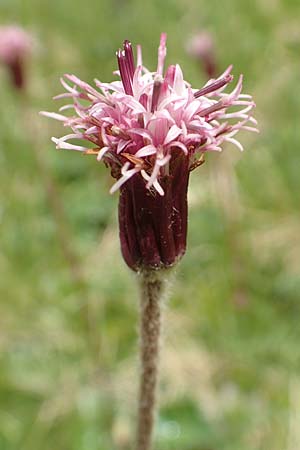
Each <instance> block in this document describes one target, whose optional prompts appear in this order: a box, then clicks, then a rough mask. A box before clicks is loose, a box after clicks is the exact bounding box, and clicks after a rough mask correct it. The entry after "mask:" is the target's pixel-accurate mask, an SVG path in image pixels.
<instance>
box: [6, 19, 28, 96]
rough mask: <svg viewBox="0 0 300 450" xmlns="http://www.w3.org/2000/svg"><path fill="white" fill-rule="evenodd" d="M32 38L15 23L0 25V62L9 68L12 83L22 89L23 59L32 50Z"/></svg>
mask: <svg viewBox="0 0 300 450" xmlns="http://www.w3.org/2000/svg"><path fill="white" fill-rule="evenodd" d="M32 46H33V39H32V37H31V36H30V34H29V33H28V32H26V31H25V30H24V29H23V28H21V27H19V26H17V25H7V26H2V27H0V63H2V64H5V65H6V66H7V68H8V69H9V72H10V76H11V80H12V82H13V85H14V86H15V87H16V88H18V89H22V88H24V85H25V73H24V72H25V70H24V65H25V61H26V59H27V58H28V56H29V55H30V53H31V52H32Z"/></svg>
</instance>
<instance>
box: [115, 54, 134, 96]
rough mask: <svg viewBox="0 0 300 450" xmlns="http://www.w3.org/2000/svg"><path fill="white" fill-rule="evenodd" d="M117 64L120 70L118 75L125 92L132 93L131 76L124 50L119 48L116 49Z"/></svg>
mask: <svg viewBox="0 0 300 450" xmlns="http://www.w3.org/2000/svg"><path fill="white" fill-rule="evenodd" d="M117 59H118V66H119V70H120V77H121V80H122V83H123V87H124V91H125V94H127V95H133V91H132V78H131V76H130V71H129V67H128V64H127V59H126V56H125V51H124V50H123V51H121V50H120V49H119V50H118V51H117Z"/></svg>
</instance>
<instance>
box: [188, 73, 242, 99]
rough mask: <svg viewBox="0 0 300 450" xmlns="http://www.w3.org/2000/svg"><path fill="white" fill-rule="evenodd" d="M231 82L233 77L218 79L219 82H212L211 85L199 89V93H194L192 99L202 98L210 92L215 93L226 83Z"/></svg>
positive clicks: (227, 76)
mask: <svg viewBox="0 0 300 450" xmlns="http://www.w3.org/2000/svg"><path fill="white" fill-rule="evenodd" d="M232 80H233V75H226V76H225V77H223V78H220V79H219V80H216V81H214V82H213V83H211V84H209V85H207V86H204V87H203V88H202V89H199V91H197V92H195V94H194V97H195V98H198V97H202V95H206V94H209V93H210V92H214V91H217V90H218V89H220V88H222V87H223V86H225V85H226V84H228V83H231V81H232Z"/></svg>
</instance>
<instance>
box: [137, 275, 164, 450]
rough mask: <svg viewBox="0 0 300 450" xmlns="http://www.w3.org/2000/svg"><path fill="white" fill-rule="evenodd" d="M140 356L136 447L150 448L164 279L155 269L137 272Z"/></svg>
mask: <svg viewBox="0 0 300 450" xmlns="http://www.w3.org/2000/svg"><path fill="white" fill-rule="evenodd" d="M140 277H141V280H140V287H141V318H140V358H141V380H140V393H139V406H138V426H137V442H136V450H150V448H151V443H152V436H153V428H154V419H155V412H156V390H157V381H158V362H159V344H160V334H161V306H162V294H163V292H164V288H165V283H166V282H165V280H164V279H163V277H162V276H161V273H159V272H154V271H151V272H143V273H142V274H141V275H140Z"/></svg>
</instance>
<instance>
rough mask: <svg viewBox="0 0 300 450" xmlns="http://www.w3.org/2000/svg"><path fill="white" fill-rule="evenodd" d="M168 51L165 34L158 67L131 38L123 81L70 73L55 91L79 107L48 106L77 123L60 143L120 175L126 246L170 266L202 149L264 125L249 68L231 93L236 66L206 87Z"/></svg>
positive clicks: (138, 257)
mask: <svg viewBox="0 0 300 450" xmlns="http://www.w3.org/2000/svg"><path fill="white" fill-rule="evenodd" d="M165 57H166V35H165V34H162V35H161V40H160V46H159V50H158V65H157V70H156V71H155V72H149V71H148V70H147V69H146V68H145V67H144V66H143V63H142V53H141V47H140V46H138V48H137V64H135V62H134V56H133V51H132V47H131V44H130V42H129V41H125V42H124V46H123V50H119V51H118V52H117V59H118V65H119V71H118V72H117V73H118V74H119V76H120V78H121V80H120V81H113V82H111V83H102V82H100V81H98V80H95V83H96V87H97V88H98V89H95V88H93V87H92V86H90V85H89V84H87V83H85V82H83V81H81V80H80V79H79V78H77V77H76V76H75V75H65V79H62V80H61V82H62V84H63V86H64V87H65V89H66V91H67V92H66V93H64V94H61V95H58V96H57V97H55V98H56V99H60V98H69V97H70V98H72V103H71V104H69V105H66V106H63V107H62V108H61V109H60V111H64V110H65V109H69V108H70V109H73V110H74V111H75V115H73V116H71V117H68V116H64V115H63V114H57V113H49V112H42V114H43V115H46V116H48V117H52V118H54V119H57V120H60V121H62V122H63V123H64V125H65V126H67V127H70V128H71V129H72V133H71V134H67V135H65V136H63V137H62V138H52V140H53V141H54V142H55V144H56V148H58V149H70V150H77V151H81V152H84V153H86V154H96V155H97V160H98V161H100V160H102V161H103V162H104V163H105V164H106V166H108V167H110V168H111V173H112V176H113V177H114V178H115V179H116V182H115V184H114V185H113V186H112V188H111V192H115V191H116V190H118V189H120V203H119V224H120V240H121V248H122V253H123V257H124V259H125V261H126V263H127V264H128V266H129V267H131V268H132V269H133V270H136V271H138V270H142V269H149V268H150V269H158V268H162V267H170V266H172V265H174V264H175V263H176V262H177V261H178V260H179V259H180V258H181V256H182V255H183V254H184V252H185V248H186V232H187V189H188V180H189V173H190V171H191V170H193V169H194V168H196V167H198V166H199V165H201V164H202V162H203V154H204V153H205V152H208V151H221V145H222V144H223V143H224V142H231V143H232V144H234V145H236V146H237V147H238V148H239V149H241V150H242V149H243V147H242V145H241V144H240V142H238V141H237V140H236V139H235V135H236V134H237V133H238V131H239V130H241V129H246V130H249V131H257V129H256V128H255V127H253V126H252V124H254V125H255V124H256V121H255V119H254V118H253V117H252V116H251V111H252V109H253V107H254V106H255V104H254V102H253V101H252V98H251V96H249V95H245V94H242V93H241V90H242V76H240V77H239V79H238V82H237V84H236V86H235V88H234V89H233V91H232V92H231V93H230V94H226V93H224V89H225V88H226V86H227V85H228V84H229V83H230V82H231V81H232V79H233V76H232V75H231V69H232V67H231V66H230V67H229V68H228V69H227V70H226V71H225V72H224V73H223V74H222V75H221V76H220V77H219V78H217V79H216V80H210V81H209V82H208V83H207V84H206V85H205V86H204V87H203V88H202V89H193V88H192V87H191V86H190V85H189V84H188V83H187V82H186V81H184V79H183V74H182V71H181V68H180V66H179V65H178V64H177V65H171V66H169V67H168V68H167V70H166V71H165V72H164V62H165ZM65 80H67V81H69V82H71V83H72V85H70V84H68V83H67V82H66V81H65ZM81 100H84V102H81ZM232 107H233V110H232V111H230V108H232ZM73 139H79V140H81V141H82V140H83V141H85V142H86V144H85V145H82V144H81V143H80V145H78V144H75V143H72V142H70V140H71V141H72V140H73Z"/></svg>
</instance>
